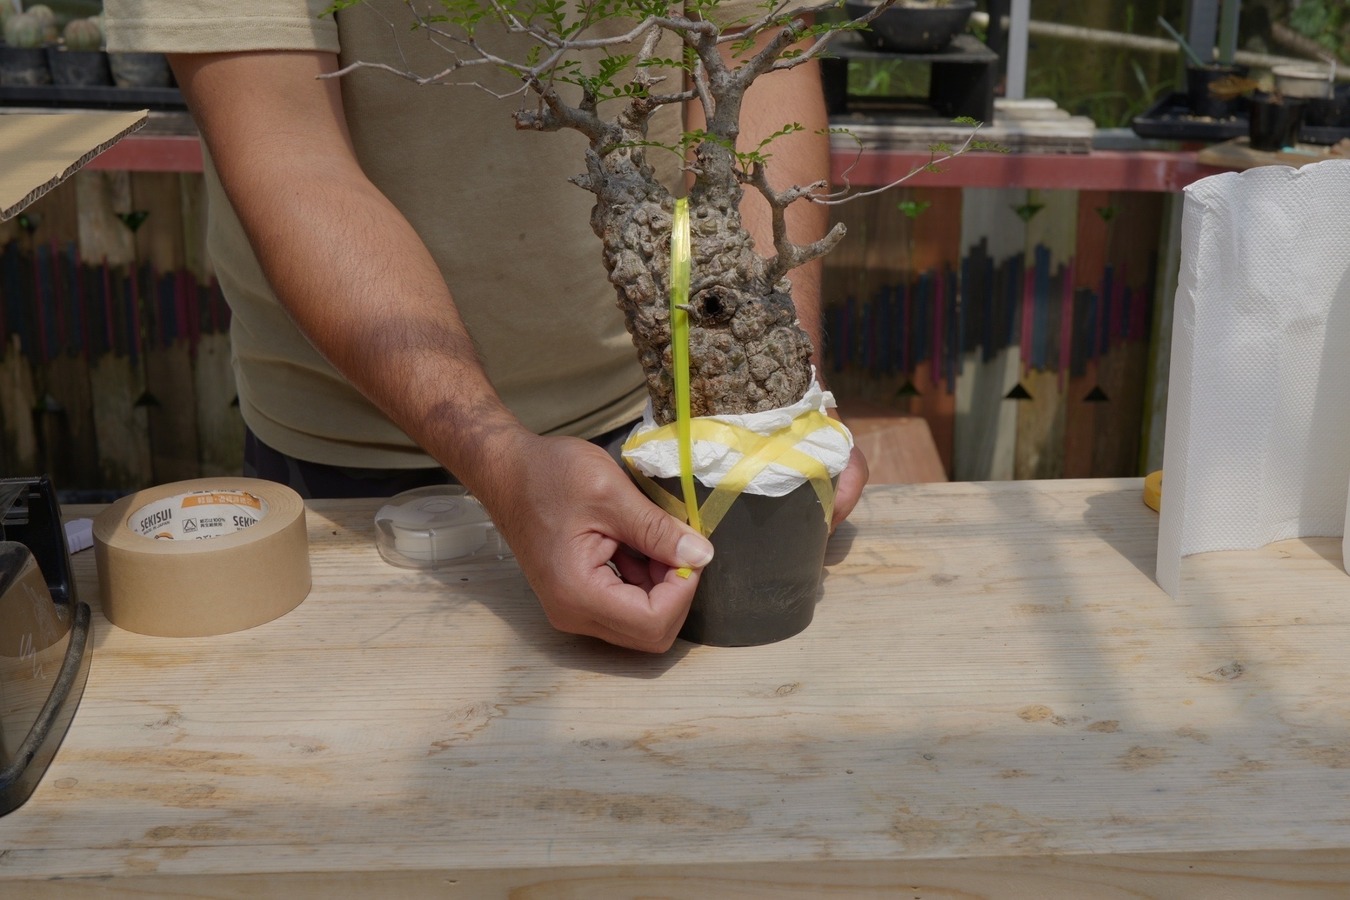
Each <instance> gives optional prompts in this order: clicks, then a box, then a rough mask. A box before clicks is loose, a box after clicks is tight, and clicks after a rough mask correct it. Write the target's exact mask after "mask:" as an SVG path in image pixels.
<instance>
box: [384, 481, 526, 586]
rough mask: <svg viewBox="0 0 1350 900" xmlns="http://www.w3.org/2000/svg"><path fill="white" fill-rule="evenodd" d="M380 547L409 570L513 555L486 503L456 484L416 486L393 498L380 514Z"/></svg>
mask: <svg viewBox="0 0 1350 900" xmlns="http://www.w3.org/2000/svg"><path fill="white" fill-rule="evenodd" d="M375 545H376V546H377V547H378V548H379V550H380V556H382V557H384V559H385V561H386V562H388V563H391V564H392V565H395V566H401V567H403V568H406V569H442V568H448V567H450V566H456V565H461V564H463V563H467V562H475V561H483V560H500V559H506V558H507V557H509V556H511V555H512V554H511V548H510V547H508V546H507V544H506V541H505V540H504V539H503V538H502V536H501V534H500V533H499V532H498V531H497V528H496V526H495V525H493V524H492V518H491V517H490V516H489V515H488V513H487V510H485V509H484V508H483V504H481V503H479V502H478V501H477V500H476V499H474V498H473V497H471V496H469V492H468V489H467V488H465V487H463V486H461V485H456V484H448V485H432V486H430V487H421V488H414V489H413V490H410V491H404V492H403V493H401V494H397V495H395V496H394V497H392V498H390V500H389V502H387V503H386V504H385V505H384V506H381V507H380V509H379V511H378V512H376V513H375Z"/></svg>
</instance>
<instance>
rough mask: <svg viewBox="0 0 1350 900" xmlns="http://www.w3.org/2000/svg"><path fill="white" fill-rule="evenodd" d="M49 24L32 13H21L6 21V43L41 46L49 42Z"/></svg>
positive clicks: (13, 45) (17, 45) (20, 45)
mask: <svg viewBox="0 0 1350 900" xmlns="http://www.w3.org/2000/svg"><path fill="white" fill-rule="evenodd" d="M46 36H47V26H46V25H45V24H44V23H43V21H42V19H40V18H38V17H36V16H34V15H32V14H31V13H19V14H18V15H13V16H10V17H9V19H7V20H6V21H5V43H6V44H9V45H10V46H11V47H27V48H32V47H41V46H42V45H43V44H45V43H46V42H47V37H46Z"/></svg>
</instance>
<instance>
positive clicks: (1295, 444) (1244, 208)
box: [1157, 160, 1350, 596]
mask: <svg viewBox="0 0 1350 900" xmlns="http://www.w3.org/2000/svg"><path fill="white" fill-rule="evenodd" d="M1184 204H1185V205H1184V207H1183V214H1182V228H1181V230H1182V234H1181V271H1180V274H1179V277H1178V282H1177V293H1176V308H1175V312H1174V314H1173V325H1172V357H1171V367H1170V374H1169V379H1168V390H1167V433H1166V442H1165V446H1164V450H1163V471H1164V472H1165V473H1166V487H1165V489H1164V490H1163V496H1162V510H1161V520H1160V522H1159V529H1158V558H1157V576H1158V584H1159V585H1160V586H1161V587H1162V588H1163V589H1164V590H1166V591H1167V592H1168V593H1169V594H1172V595H1173V596H1175V595H1176V594H1177V592H1178V589H1179V587H1180V569H1181V559H1182V557H1184V556H1188V555H1190V554H1193V553H1201V552H1207V551H1211V550H1240V549H1252V548H1256V547H1261V546H1264V545H1266V544H1268V543H1270V542H1272V541H1277V540H1284V539H1287V538H1292V537H1311V536H1336V535H1343V534H1345V533H1346V516H1347V499H1348V497H1350V160H1329V161H1326V162H1320V163H1314V164H1311V165H1308V166H1304V167H1303V168H1301V169H1291V168H1289V167H1286V166H1266V167H1262V168H1256V169H1249V170H1247V171H1246V172H1240V173H1238V172H1233V173H1225V174H1222V175H1215V176H1212V177H1210V178H1204V179H1201V180H1200V181H1197V182H1196V183H1194V184H1192V185H1191V186H1190V187H1188V188H1186V192H1185V201H1184Z"/></svg>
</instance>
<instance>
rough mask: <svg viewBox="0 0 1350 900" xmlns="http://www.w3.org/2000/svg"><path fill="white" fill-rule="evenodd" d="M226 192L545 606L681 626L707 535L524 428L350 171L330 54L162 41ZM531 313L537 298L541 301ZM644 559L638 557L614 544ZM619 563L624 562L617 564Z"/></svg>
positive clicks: (632, 639) (320, 343)
mask: <svg viewBox="0 0 1350 900" xmlns="http://www.w3.org/2000/svg"><path fill="white" fill-rule="evenodd" d="M171 62H172V64H173V66H174V71H175V74H176V75H177V77H178V81H179V84H180V86H181V88H182V90H183V93H184V96H185V98H186V99H187V101H188V105H189V107H190V108H191V109H192V112H193V115H194V117H195V119H196V121H197V125H198V128H199V129H200V131H201V133H202V136H203V138H204V139H205V141H206V144H207V146H208V148H209V150H210V152H211V157H212V159H213V161H214V163H215V165H216V169H217V171H218V172H219V174H220V178H221V182H222V184H223V186H224V188H225V192H226V194H227V196H228V197H229V199H230V203H231V205H232V206H233V208H234V210H235V212H236V213H237V214H238V216H239V219H240V221H241V222H242V224H243V226H244V229H245V231H246V233H247V234H248V237H249V241H250V243H251V245H252V246H253V248H254V252H255V253H256V254H257V255H258V260H259V263H260V264H261V265H262V268H263V271H264V272H265V273H266V275H267V278H268V280H269V282H270V283H271V285H272V288H273V290H274V291H275V292H276V294H277V297H278V298H279V300H280V301H281V303H282V305H283V306H284V307H285V309H286V310H287V312H288V313H289V315H290V316H291V318H292V319H293V320H294V322H295V323H296V325H297V326H298V327H299V329H300V330H301V331H302V332H303V333H304V334H305V335H306V336H307V337H308V338H309V340H310V341H311V342H312V343H313V344H314V346H315V347H316V348H318V350H319V352H321V353H322V354H323V355H324V356H325V357H326V358H327V359H328V360H329V361H330V362H331V363H332V364H333V366H334V367H335V368H336V369H337V370H338V371H340V372H341V373H342V374H343V375H344V376H346V377H347V379H348V380H349V381H351V382H352V384H354V385H355V386H356V388H357V389H358V390H360V391H361V392H362V393H363V394H365V396H367V397H368V398H369V399H370V400H371V401H372V402H373V403H375V405H377V406H378V407H380V408H381V409H382V410H384V412H385V413H386V414H387V415H388V416H389V417H390V418H391V419H392V420H393V421H394V422H396V423H397V424H398V425H399V426H400V427H401V428H403V429H404V430H405V431H406V432H407V433H408V434H409V435H410V436H411V437H412V438H413V439H414V440H415V441H417V442H418V444H419V445H421V446H422V447H423V448H424V449H425V450H426V451H427V452H428V453H430V454H431V455H432V456H433V457H435V458H436V459H437V460H438V461H439V462H440V463H441V464H442V465H444V466H446V467H447V468H448V469H450V470H451V471H452V472H454V473H455V475H456V476H457V477H458V478H459V479H460V480H461V481H462V482H464V484H465V485H466V486H468V488H469V489H470V490H471V491H472V492H473V493H474V494H475V495H476V496H477V497H478V498H479V499H480V500H482V501H483V503H484V505H485V506H486V507H487V509H488V510H489V511H490V512H491V513H492V516H493V519H494V520H495V521H496V523H497V525H498V527H499V528H501V530H502V533H503V534H504V535H505V536H506V538H507V540H508V542H510V544H511V547H512V549H513V550H514V551H515V553H516V557H517V559H518V560H519V562H520V564H521V568H522V570H523V571H524V573H525V575H526V577H527V578H528V579H529V581H530V584H531V586H532V587H533V588H534V590H535V592H536V594H538V595H539V599H540V602H541V603H542V604H543V606H544V609H545V612H546V613H547V615H548V617H549V620H550V621H551V622H552V623H553V624H554V625H555V626H557V627H558V628H559V629H561V630H564V631H571V632H576V633H581V634H589V635H593V636H596V637H600V638H603V639H605V640H607V641H610V642H612V643H616V644H622V645H625V646H630V647H635V648H638V649H643V650H664V649H666V648H668V647H669V646H670V645H671V643H673V642H674V639H675V635H676V633H677V632H678V631H679V627H680V625H681V624H682V622H683V620H684V616H685V613H686V612H687V610H688V607H689V602H690V600H691V599H692V597H693V591H694V587H695V586H696V585H697V581H698V578H697V575H695V576H694V577H692V578H689V579H682V578H679V577H678V575H677V574H675V571H674V568H675V567H678V566H687V565H692V566H700V565H703V564H705V563H706V562H707V561H708V558H710V557H711V547H710V546H709V545H708V543H707V541H706V540H704V539H703V538H702V537H700V536H699V535H697V534H696V533H694V532H693V531H692V530H691V529H689V528H687V526H684V525H683V524H682V523H679V522H677V521H676V520H675V519H673V518H672V517H670V516H668V515H666V514H665V513H663V512H661V511H660V510H659V509H658V508H657V507H656V506H654V505H652V504H651V503H650V502H649V501H648V500H647V499H646V498H645V497H644V496H643V495H642V493H641V491H639V490H638V489H637V488H636V487H634V486H633V485H632V484H631V482H630V481H629V480H628V478H627V476H626V475H624V474H623V473H622V471H621V470H620V469H619V468H618V467H617V466H615V465H614V464H613V461H612V460H611V459H610V458H609V456H608V455H607V454H606V453H605V452H604V451H603V450H601V449H600V448H598V447H595V446H592V445H591V444H588V443H587V442H585V441H581V440H577V439H574V438H560V437H558V438H545V437H539V436H537V435H534V434H532V433H530V432H529V431H528V430H527V429H526V428H524V426H523V425H522V424H521V423H520V422H519V421H518V420H517V419H516V417H515V416H514V415H513V414H512V413H511V412H510V411H509V410H508V409H507V408H506V407H505V405H504V404H503V403H502V401H501V399H500V398H499V397H498V395H497V393H496V391H495V390H494V388H493V387H492V385H491V383H490V382H489V381H488V378H487V376H486V374H485V372H484V369H483V367H482V365H481V363H480V362H479V359H478V356H477V353H476V352H475V349H474V346H473V341H472V339H471V338H470V336H469V334H468V332H467V330H466V329H465V326H464V323H463V321H462V320H461V318H460V316H459V314H458V312H457V310H456V308H455V304H454V300H453V298H452V297H451V294H450V290H449V288H448V287H447V286H446V284H445V282H444V279H443V278H442V276H441V273H440V270H439V269H438V267H437V266H436V264H435V261H434V260H433V259H432V257H431V255H430V253H429V252H428V251H427V250H426V248H425V246H424V245H423V243H422V241H421V239H420V238H419V237H418V236H417V234H416V233H415V232H414V231H413V229H412V228H411V226H410V225H409V224H408V222H407V221H406V220H405V219H404V217H403V216H402V214H401V213H399V211H398V210H397V209H396V208H395V207H394V206H393V205H392V204H391V203H390V202H389V201H388V200H387V199H386V198H385V197H384V196H383V194H381V193H380V192H379V190H377V189H376V188H375V187H374V185H372V184H371V183H370V181H369V180H368V179H367V178H366V176H365V173H364V172H363V171H362V170H361V167H360V165H359V162H358V160H357V159H356V156H355V153H354V151H353V149H352V144H351V139H350V135H349V134H348V131H347V125H346V122H345V119H344V117H343V112H342V99H341V84H340V81H339V80H337V79H322V78H320V77H319V76H321V75H325V74H328V73H331V72H333V71H335V69H336V58H335V57H334V56H333V55H332V54H328V53H317V52H315V53H311V52H294V51H287V52H260V53H235V54H219V55H182V56H174V57H172V58H171ZM541 314H543V313H542V311H541ZM625 546H626V547H631V548H633V549H635V550H637V551H638V552H639V553H640V554H641V555H642V556H643V557H645V559H644V560H643V561H642V562H641V563H640V564H639V563H638V562H635V560H634V557H633V556H632V555H631V554H628V553H625V552H624V550H623V548H624V547H625ZM611 563H613V565H614V566H616V567H617V568H618V569H619V571H620V572H622V573H623V576H624V578H622V579H621V578H620V577H619V575H617V574H616V573H615V572H614V570H613V569H611V568H610V564H611Z"/></svg>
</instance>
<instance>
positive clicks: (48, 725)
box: [0, 477, 91, 815]
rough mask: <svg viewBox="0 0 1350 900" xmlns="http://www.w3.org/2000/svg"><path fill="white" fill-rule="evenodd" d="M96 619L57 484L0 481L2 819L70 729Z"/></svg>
mask: <svg viewBox="0 0 1350 900" xmlns="http://www.w3.org/2000/svg"><path fill="white" fill-rule="evenodd" d="M34 569H36V570H37V571H36V573H34V571H33V570H34ZM34 581H36V582H38V585H39V587H43V588H45V590H38V589H35V588H34V585H33V582H34ZM90 621H91V615H90V610H89V606H88V605H87V604H85V603H81V602H80V601H79V600H78V599H77V598H76V596H75V582H74V580H73V579H72V578H71V576H70V564H69V554H68V552H67V549H66V536H65V529H64V528H63V526H62V524H61V516H60V509H59V506H58V504H57V501H56V492H55V491H54V490H53V489H52V486H51V482H50V481H49V480H48V479H47V478H45V477H42V478H3V479H0V815H4V814H5V813H8V812H10V811H12V810H14V809H16V808H18V807H19V806H21V805H22V804H23V803H24V802H25V801H26V800H27V799H28V798H29V797H30V796H31V795H32V793H33V790H34V789H35V788H36V787H37V784H38V781H40V780H41V778H42V776H43V774H44V773H45V772H46V771H47V766H48V765H49V764H50V763H51V760H52V757H53V756H54V755H55V754H56V750H57V747H59V746H60V744H61V741H62V739H63V738H64V737H65V735H66V731H67V729H68V728H69V727H70V721H71V719H72V718H73V717H74V715H75V709H76V707H77V706H78V705H79V702H80V697H81V696H82V695H83V693H84V685H85V681H86V680H87V678H88V676H89V659H90V649H89V647H90V645H89V634H90Z"/></svg>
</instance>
